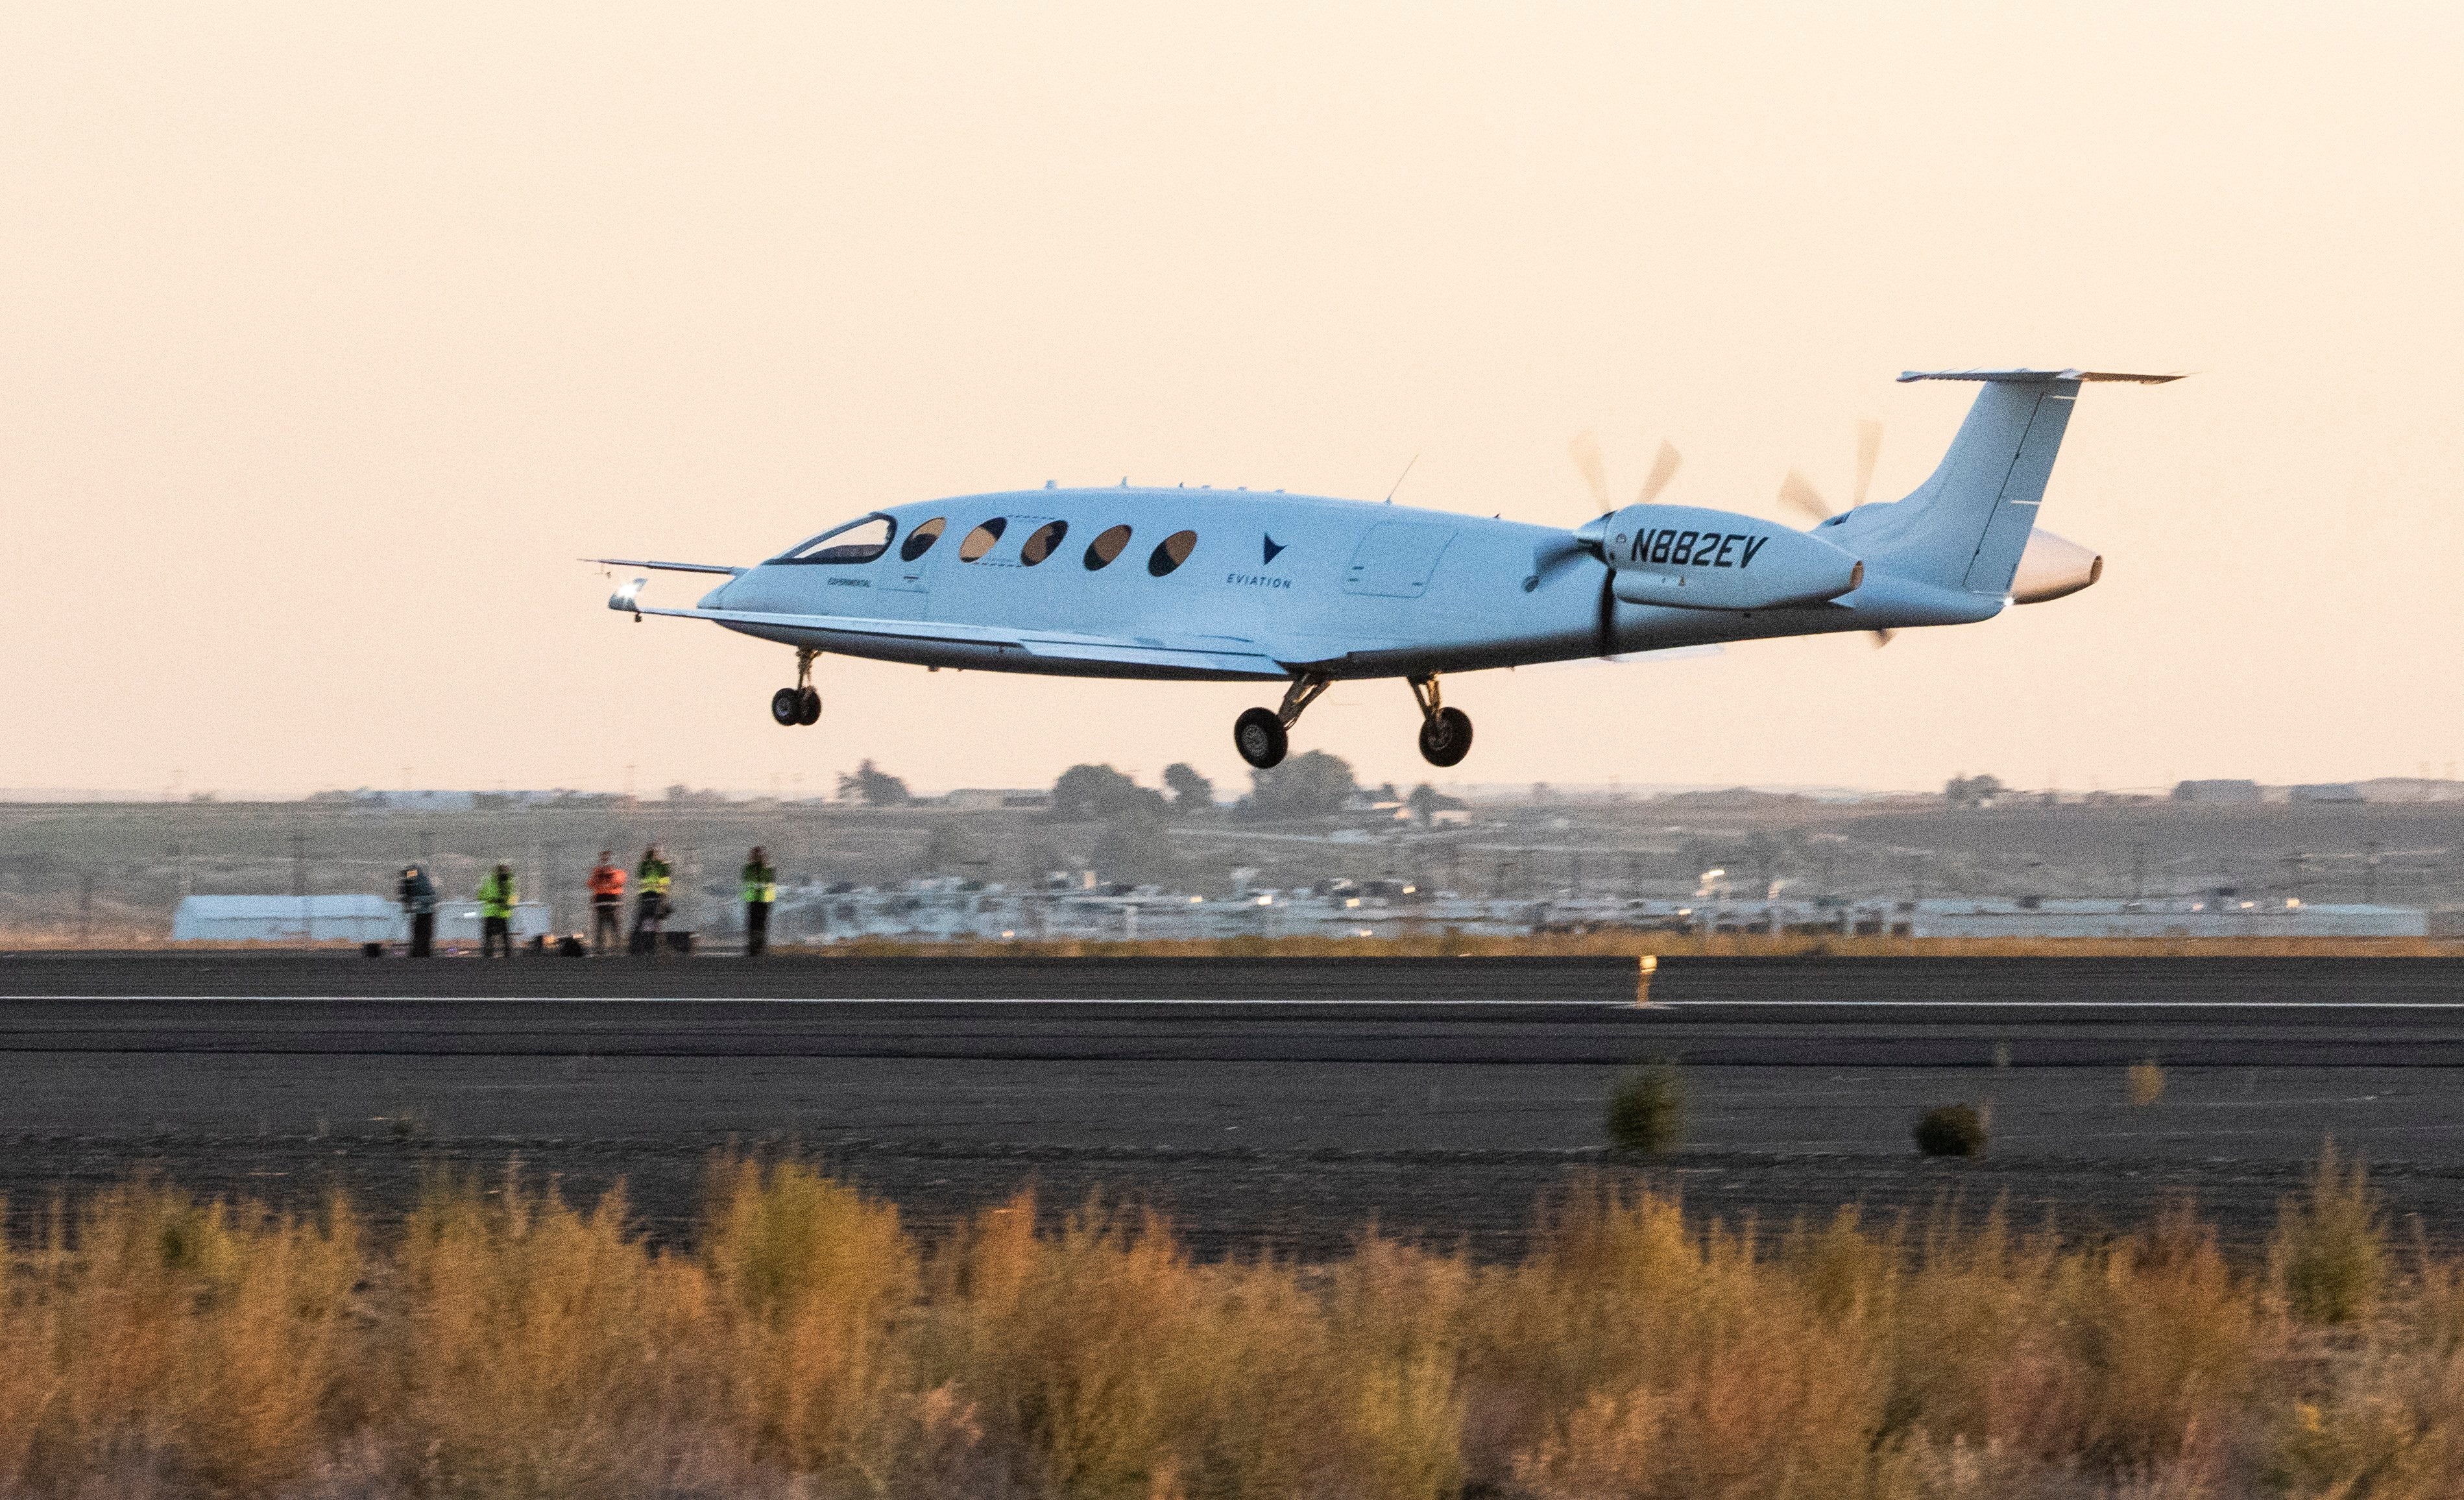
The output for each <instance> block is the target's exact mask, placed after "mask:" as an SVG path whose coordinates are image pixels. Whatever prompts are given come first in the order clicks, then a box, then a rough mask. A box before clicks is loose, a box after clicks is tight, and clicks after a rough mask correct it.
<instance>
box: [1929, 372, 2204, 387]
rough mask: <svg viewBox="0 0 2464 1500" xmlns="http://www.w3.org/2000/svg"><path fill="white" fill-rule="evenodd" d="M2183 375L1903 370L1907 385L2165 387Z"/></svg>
mask: <svg viewBox="0 0 2464 1500" xmlns="http://www.w3.org/2000/svg"><path fill="white" fill-rule="evenodd" d="M2181 378H2182V377H2181V376H2179V375H2132V374H2128V373H2125V372H2123V371H2122V370H2016V369H2013V370H1902V371H1901V372H1900V381H1901V383H1902V384H1903V385H1904V384H1906V383H1907V382H1909V381H1912V380H1983V381H1996V382H2004V383H2013V384H2016V383H2024V382H2029V381H2056V380H2074V381H2103V380H2119V381H2128V382H2129V383H2131V384H2132V385H2134V386H2162V385H2164V384H2165V383H2166V382H2167V381H2172V380H2180V379H2181Z"/></svg>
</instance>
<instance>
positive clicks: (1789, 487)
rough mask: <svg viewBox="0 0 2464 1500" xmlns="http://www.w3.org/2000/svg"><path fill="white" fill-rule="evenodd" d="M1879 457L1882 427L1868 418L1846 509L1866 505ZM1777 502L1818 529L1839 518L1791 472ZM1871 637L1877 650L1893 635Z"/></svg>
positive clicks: (1806, 481) (1811, 487) (1810, 485)
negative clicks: (1807, 519) (1855, 482)
mask: <svg viewBox="0 0 2464 1500" xmlns="http://www.w3.org/2000/svg"><path fill="white" fill-rule="evenodd" d="M1881 456H1882V424H1881V423H1880V422H1877V421H1875V420H1874V419H1873V418H1871V417H1867V418H1865V419H1864V420H1863V421H1861V422H1859V423H1858V424H1857V487H1856V488H1855V489H1854V490H1851V491H1850V492H1849V493H1848V509H1850V510H1852V511H1853V510H1855V509H1856V508H1857V507H1858V506H1859V505H1862V504H1864V503H1865V492H1866V491H1867V490H1869V489H1871V488H1873V484H1874V463H1875V461H1876V460H1877V459H1879V458H1881ZM1779 499H1780V503H1781V504H1783V505H1786V506H1790V507H1792V508H1793V509H1795V510H1798V511H1801V512H1803V513H1804V514H1806V515H1808V516H1811V517H1813V518H1814V523H1815V525H1817V526H1819V525H1821V524H1822V523H1823V522H1824V521H1827V520H1829V519H1830V518H1832V517H1834V516H1837V515H1839V514H1840V512H1838V511H1836V510H1833V509H1832V508H1831V502H1830V501H1828V500H1826V499H1824V498H1823V497H1822V492H1821V491H1819V490H1817V489H1815V487H1814V481H1813V480H1811V479H1808V478H1807V477H1806V476H1805V474H1803V472H1801V471H1799V470H1795V469H1791V470H1790V471H1789V472H1788V477H1787V478H1785V479H1782V480H1781V481H1780V482H1779ZM1870 633H1871V634H1872V635H1873V637H1874V646H1875V649H1876V650H1878V651H1879V650H1880V649H1881V648H1882V647H1885V646H1888V645H1890V644H1891V633H1892V632H1890V631H1888V630H1875V631H1872V632H1870Z"/></svg>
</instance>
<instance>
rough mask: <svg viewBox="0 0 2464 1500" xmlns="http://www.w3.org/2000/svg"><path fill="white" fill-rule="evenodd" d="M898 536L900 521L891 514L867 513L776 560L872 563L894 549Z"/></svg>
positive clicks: (775, 560) (774, 560)
mask: <svg viewBox="0 0 2464 1500" xmlns="http://www.w3.org/2000/svg"><path fill="white" fill-rule="evenodd" d="M897 535H898V522H896V521H894V520H892V519H891V518H889V517H887V516H867V517H865V518H863V519H861V520H851V521H848V522H847V524H846V525H844V526H837V527H833V528H831V529H830V530H828V531H825V532H823V533H822V534H821V535H820V536H818V537H815V538H814V539H813V540H810V541H807V542H805V543H804V544H803V546H801V547H797V548H796V549H794V550H793V551H790V552H786V553H782V554H781V555H780V556H779V557H776V558H774V559H772V560H771V561H773V562H871V561H872V560H873V559H875V558H877V557H879V556H881V555H882V554H883V553H885V552H887V551H889V550H890V540H891V538H892V537H895V536H897Z"/></svg>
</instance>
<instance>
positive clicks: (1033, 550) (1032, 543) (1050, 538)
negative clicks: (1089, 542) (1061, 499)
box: [1018, 520, 1069, 567]
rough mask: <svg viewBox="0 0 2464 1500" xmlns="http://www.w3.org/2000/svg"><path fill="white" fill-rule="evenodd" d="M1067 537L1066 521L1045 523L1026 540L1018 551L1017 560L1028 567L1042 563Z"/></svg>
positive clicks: (1067, 526) (1067, 527) (1067, 524)
mask: <svg viewBox="0 0 2464 1500" xmlns="http://www.w3.org/2000/svg"><path fill="white" fill-rule="evenodd" d="M1067 535H1069V523H1068V522H1067V521H1066V520H1048V521H1045V523H1044V524H1043V525H1041V526H1038V527H1036V528H1035V535H1033V536H1031V537H1029V538H1027V539H1026V544H1025V545H1024V546H1023V547H1021V548H1019V549H1018V560H1019V561H1020V562H1023V563H1025V564H1026V565H1027V566H1028V567H1033V566H1035V564H1037V563H1038V562H1043V561H1044V560H1045V558H1048V557H1050V556H1052V549H1053V548H1055V547H1057V546H1059V545H1061V539H1062V538H1064V537H1066V536H1067Z"/></svg>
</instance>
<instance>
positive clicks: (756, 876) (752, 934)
mask: <svg viewBox="0 0 2464 1500" xmlns="http://www.w3.org/2000/svg"><path fill="white" fill-rule="evenodd" d="M743 882H744V956H745V957H746V958H748V959H758V958H759V957H761V955H762V954H763V953H764V952H765V951H767V950H768V948H769V946H770V903H772V902H773V901H776V900H778V899H779V871H776V870H773V869H771V868H770V862H769V861H768V860H766V859H764V858H762V857H761V846H760V845H759V844H756V845H754V846H753V857H752V858H750V859H747V860H746V861H745V862H744V873H743Z"/></svg>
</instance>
